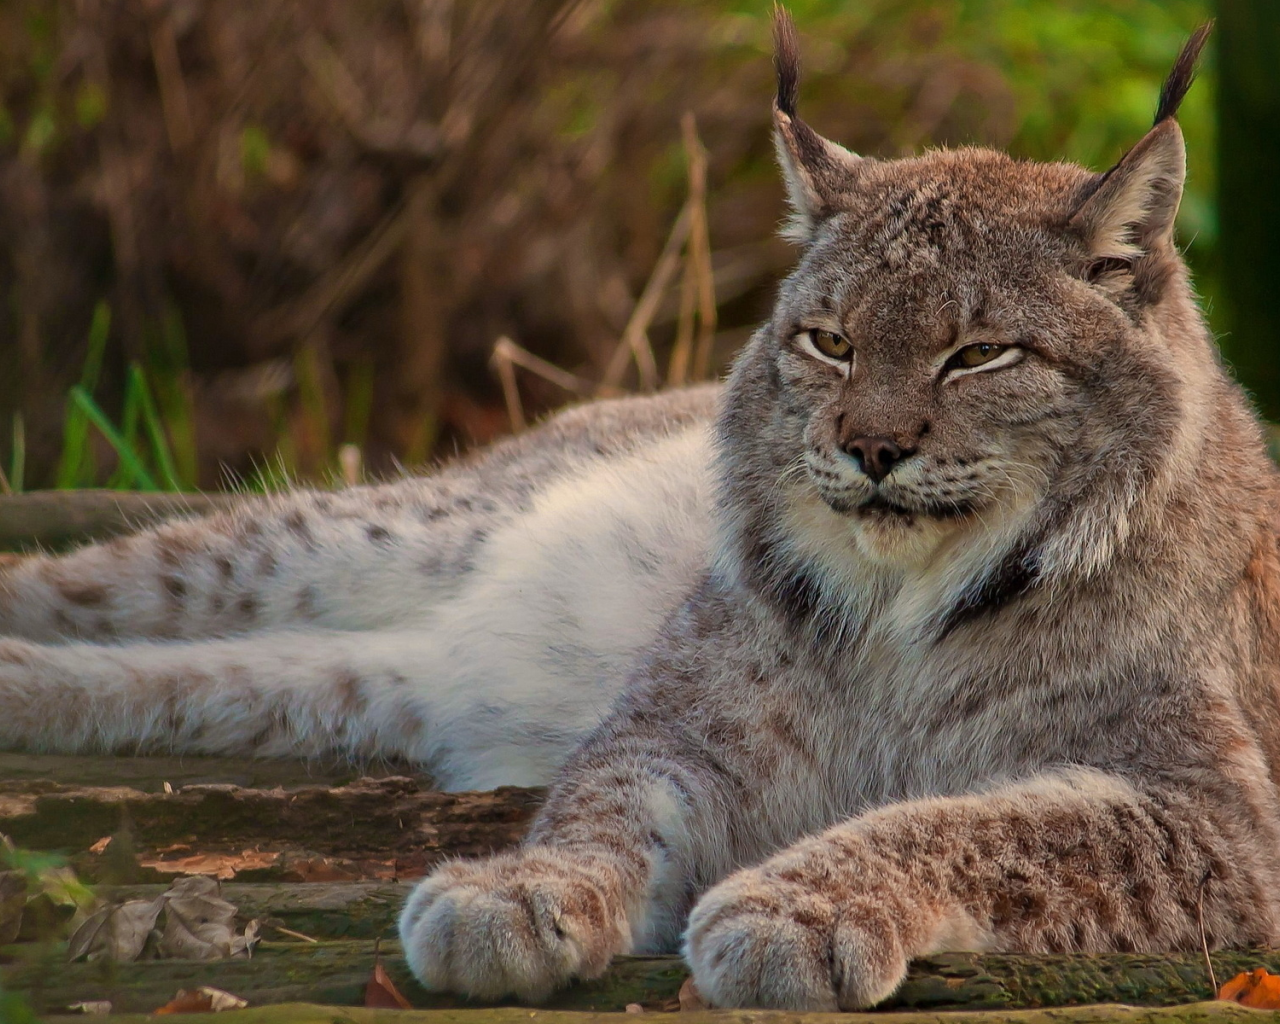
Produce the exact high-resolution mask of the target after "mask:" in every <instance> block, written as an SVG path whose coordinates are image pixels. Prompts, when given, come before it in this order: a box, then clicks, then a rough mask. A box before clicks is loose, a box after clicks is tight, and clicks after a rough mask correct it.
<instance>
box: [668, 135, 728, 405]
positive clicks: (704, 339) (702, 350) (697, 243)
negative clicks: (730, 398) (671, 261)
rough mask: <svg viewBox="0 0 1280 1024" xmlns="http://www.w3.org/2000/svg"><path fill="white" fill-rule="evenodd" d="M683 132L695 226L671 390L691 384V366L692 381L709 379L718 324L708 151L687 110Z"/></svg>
mask: <svg viewBox="0 0 1280 1024" xmlns="http://www.w3.org/2000/svg"><path fill="white" fill-rule="evenodd" d="M680 130H681V135H682V137H683V140H684V151H685V157H686V160H687V163H688V174H689V199H688V208H689V211H690V222H689V241H688V246H687V248H686V251H685V263H684V278H683V280H682V281H681V285H680V312H679V318H678V323H677V327H676V342H675V346H674V347H673V348H672V350H671V361H670V363H669V364H668V368H667V384H668V385H671V386H672V387H679V386H680V385H682V384H684V383H686V382H687V381H688V380H689V379H690V363H691V362H692V364H693V366H692V379H694V380H698V379H701V378H702V377H705V376H706V374H707V366H706V364H708V363H709V362H710V359H711V339H712V338H713V337H714V335H715V325H716V300H715V280H714V277H713V276H712V271H711V241H710V236H709V233H708V230H707V151H706V148H705V147H704V146H703V145H702V142H701V140H700V139H699V138H698V125H697V121H696V119H695V118H694V116H693V112H692V111H686V112H685V115H684V117H682V118H681V119H680ZM695 319H696V320H697V348H696V354H695V348H694V330H695V327H694V321H695Z"/></svg>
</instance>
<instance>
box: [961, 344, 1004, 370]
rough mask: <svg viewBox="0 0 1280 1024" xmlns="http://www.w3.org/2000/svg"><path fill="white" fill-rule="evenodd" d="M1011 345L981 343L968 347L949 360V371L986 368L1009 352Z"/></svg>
mask: <svg viewBox="0 0 1280 1024" xmlns="http://www.w3.org/2000/svg"><path fill="white" fill-rule="evenodd" d="M1010 348H1011V346H1009V345H989V344H987V343H986V342H980V343H979V344H977V345H966V346H965V347H964V348H962V349H961V350H960V351H959V352H957V353H956V354H955V355H953V356H952V357H951V358H950V359H948V360H947V369H948V370H955V369H966V370H968V369H972V368H973V367H975V366H985V365H986V364H987V363H990V362H994V361H995V360H996V359H998V358H999V357H1000V356H1002V355H1004V354H1005V353H1006V352H1008V351H1009V349H1010Z"/></svg>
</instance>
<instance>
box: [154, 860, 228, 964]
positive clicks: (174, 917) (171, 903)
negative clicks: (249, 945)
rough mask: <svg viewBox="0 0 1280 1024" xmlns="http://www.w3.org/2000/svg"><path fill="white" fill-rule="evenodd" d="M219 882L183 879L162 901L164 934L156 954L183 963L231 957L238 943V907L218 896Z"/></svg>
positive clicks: (171, 888)
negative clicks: (235, 923)
mask: <svg viewBox="0 0 1280 1024" xmlns="http://www.w3.org/2000/svg"><path fill="white" fill-rule="evenodd" d="M218 892H219V889H218V883H217V881H216V880H215V879H212V878H206V877H204V876H203V875H194V876H192V877H190V878H179V879H178V880H177V881H175V882H174V883H173V885H171V886H170V887H169V890H168V892H166V893H165V894H164V896H162V897H161V898H162V899H163V900H164V902H165V915H164V931H163V932H162V933H161V936H160V942H159V943H158V945H157V947H156V952H157V953H158V954H159V955H160V956H162V957H175V958H178V959H182V960H220V959H222V958H223V957H228V956H231V953H232V948H233V946H234V944H235V941H236V935H235V931H234V929H233V925H234V922H235V918H236V908H235V905H234V904H232V903H228V902H227V901H226V900H224V899H223V898H222V897H221V896H219V895H218Z"/></svg>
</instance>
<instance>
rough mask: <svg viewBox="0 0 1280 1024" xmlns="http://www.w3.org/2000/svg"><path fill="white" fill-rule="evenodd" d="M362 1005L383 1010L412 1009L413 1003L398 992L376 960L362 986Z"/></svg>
mask: <svg viewBox="0 0 1280 1024" xmlns="http://www.w3.org/2000/svg"><path fill="white" fill-rule="evenodd" d="M364 1005H365V1006H367V1007H370V1008H375V1009H383V1010H412V1009H413V1004H412V1003H410V1002H409V1000H407V999H406V998H405V997H404V996H402V995H401V994H400V990H399V989H398V988H396V986H395V982H393V981H392V980H391V977H390V976H389V975H388V974H387V972H386V969H385V968H384V967H383V966H382V961H381V960H378V961H376V962H375V963H374V965H373V973H372V974H371V975H370V976H369V981H368V983H367V984H366V985H365V987H364Z"/></svg>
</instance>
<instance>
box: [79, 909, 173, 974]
mask: <svg viewBox="0 0 1280 1024" xmlns="http://www.w3.org/2000/svg"><path fill="white" fill-rule="evenodd" d="M163 906H164V897H163V896H161V897H159V898H158V899H154V900H129V901H128V902H126V903H120V904H116V905H110V906H105V907H102V908H100V909H99V910H96V911H95V912H94V913H92V914H90V915H89V916H88V917H87V918H85V919H84V921H83V922H81V924H80V927H78V928H77V929H76V930H75V931H74V932H73V933H72V935H71V938H70V940H69V941H68V943H67V959H68V960H70V961H75V960H79V959H80V958H81V957H83V958H84V959H86V960H114V961H116V962H118V963H130V962H132V961H134V960H137V959H138V955H139V954H140V953H141V952H142V947H143V946H145V945H146V943H147V938H148V937H149V936H150V935H151V929H152V928H154V927H155V926H156V919H157V918H158V917H159V916H160V910H161V908H162V907H163Z"/></svg>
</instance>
